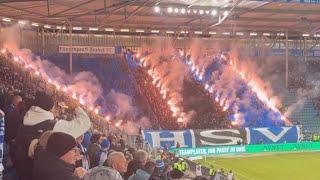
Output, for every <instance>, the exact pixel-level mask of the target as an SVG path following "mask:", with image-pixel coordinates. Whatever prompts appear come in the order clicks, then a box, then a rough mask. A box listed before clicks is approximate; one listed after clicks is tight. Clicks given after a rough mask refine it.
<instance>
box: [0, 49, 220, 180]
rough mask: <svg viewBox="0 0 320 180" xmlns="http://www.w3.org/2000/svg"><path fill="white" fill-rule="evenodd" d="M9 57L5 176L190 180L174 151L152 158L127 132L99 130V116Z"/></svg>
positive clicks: (4, 75) (2, 66)
mask: <svg viewBox="0 0 320 180" xmlns="http://www.w3.org/2000/svg"><path fill="white" fill-rule="evenodd" d="M10 56H11V55H10V54H9V55H7V57H4V56H2V57H0V72H1V74H0V108H1V109H3V110H4V113H2V112H1V113H0V114H1V116H0V117H1V119H3V117H4V122H5V128H4V129H5V137H4V142H5V144H4V159H3V164H4V171H3V172H2V174H3V176H4V179H12V180H44V179H48V180H62V179H63V180H76V179H84V180H94V179H106V180H113V179H114V180H118V179H119V180H121V179H129V180H144V179H165V180H166V179H181V178H188V179H191V178H190V174H189V173H188V172H187V171H186V170H187V169H186V168H177V167H181V166H177V163H183V162H182V161H181V160H178V159H177V158H176V157H175V156H174V154H170V153H168V152H166V151H162V150H161V151H158V153H157V157H156V158H155V159H153V158H151V157H150V154H149V153H148V152H147V151H144V150H140V149H137V148H135V147H129V146H128V144H127V142H126V139H125V138H124V137H123V136H122V135H119V134H116V133H112V132H111V131H100V130H101V128H103V130H104V129H105V127H103V124H101V119H99V117H98V116H96V115H94V114H92V113H90V112H86V111H85V110H84V109H83V107H81V106H80V104H79V103H76V102H75V100H73V99H72V98H70V97H67V96H66V95H64V94H62V93H59V92H57V91H56V90H55V88H54V87H52V85H50V84H48V83H46V82H45V81H43V80H41V79H40V78H37V76H36V75H33V74H31V73H30V72H28V70H24V69H23V68H21V67H19V66H18V65H17V64H14V63H13V62H12V60H10V58H12V57H10ZM158 99H161V98H158ZM159 112H160V111H159ZM171 125H172V124H171ZM141 143H142V142H141ZM142 144H143V143H142ZM137 147H143V145H140V146H137ZM223 177H224V176H222V177H221V178H220V179H223ZM212 178H213V176H212ZM197 179H207V178H206V177H197Z"/></svg>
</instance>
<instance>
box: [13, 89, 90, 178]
mask: <svg viewBox="0 0 320 180" xmlns="http://www.w3.org/2000/svg"><path fill="white" fill-rule="evenodd" d="M53 106H54V101H53V99H52V97H51V96H49V95H47V94H46V93H44V92H37V94H36V97H35V102H34V106H31V108H30V109H29V110H28V112H27V113H26V115H25V116H24V119H23V125H22V126H21V127H20V128H19V129H18V134H17V138H16V143H17V149H16V151H15V161H14V165H15V167H16V168H17V171H18V174H19V176H20V180H31V179H32V177H31V176H32V166H33V161H32V159H31V158H30V157H28V151H29V145H30V143H31V141H32V140H33V139H38V138H39V137H40V135H41V134H42V133H43V132H45V131H48V130H53V131H55V132H64V133H67V134H69V135H71V136H73V137H74V138H77V137H79V136H80V135H82V134H83V133H85V132H86V131H87V130H88V129H89V128H90V126H91V122H90V119H89V117H88V116H87V114H86V113H85V112H84V111H83V110H82V109H81V108H80V107H77V108H74V107H73V108H71V109H75V111H74V112H75V116H74V118H73V119H72V120H71V121H65V120H59V121H54V116H53V113H52V112H51V110H52V109H53Z"/></svg>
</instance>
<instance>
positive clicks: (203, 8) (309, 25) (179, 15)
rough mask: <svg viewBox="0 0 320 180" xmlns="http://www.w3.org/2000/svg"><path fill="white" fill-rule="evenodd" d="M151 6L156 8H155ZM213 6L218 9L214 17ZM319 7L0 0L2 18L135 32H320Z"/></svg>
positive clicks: (182, 0)
mask: <svg viewBox="0 0 320 180" xmlns="http://www.w3.org/2000/svg"><path fill="white" fill-rule="evenodd" d="M283 1H284V0H283ZM155 7H158V8H159V9H157V10H158V12H156V11H155ZM170 7H171V8H172V9H171V10H169V9H170ZM168 8H169V9H168ZM182 9H184V10H182ZM188 10H189V11H188ZM212 11H216V12H217V14H216V15H215V16H213V15H212V14H211V13H213V12H212ZM225 11H226V12H225ZM319 12H320V4H310V3H287V2H286V1H284V2H282V3H281V2H280V3H279V2H269V1H241V0H240V1H237V0H162V1H160V0H47V1H45V0H33V1H26V0H16V1H15V0H10V1H9V0H8V1H5V0H2V1H1V0H0V16H2V17H7V18H12V19H15V20H27V21H30V23H31V22H36V23H40V25H46V24H48V25H53V26H67V25H68V22H71V24H72V25H73V26H76V27H84V28H87V29H88V28H89V27H91V30H97V28H98V30H102V29H105V28H114V29H129V30H132V31H137V32H139V31H138V30H140V32H144V31H151V30H160V31H174V32H181V31H184V32H186V31H197V32H199V33H200V32H209V31H219V30H220V31H226V30H227V31H230V32H236V31H256V32H279V31H285V30H286V29H289V30H290V31H295V32H299V33H311V34H313V33H317V32H318V31H320V13H319ZM214 13H215V12H214ZM225 15H226V18H225V19H224V16H225Z"/></svg>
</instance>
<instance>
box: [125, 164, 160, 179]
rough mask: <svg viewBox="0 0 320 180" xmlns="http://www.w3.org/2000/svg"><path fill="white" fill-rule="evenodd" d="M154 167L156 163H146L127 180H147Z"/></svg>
mask: <svg viewBox="0 0 320 180" xmlns="http://www.w3.org/2000/svg"><path fill="white" fill-rule="evenodd" d="M155 167H156V163H154V162H153V161H148V162H147V163H146V165H145V166H144V167H143V168H142V169H138V170H137V171H136V173H134V174H133V175H131V176H130V177H129V179H128V180H148V179H149V178H150V177H151V175H152V174H153V172H154V169H155Z"/></svg>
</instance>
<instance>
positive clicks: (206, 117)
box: [183, 80, 232, 129]
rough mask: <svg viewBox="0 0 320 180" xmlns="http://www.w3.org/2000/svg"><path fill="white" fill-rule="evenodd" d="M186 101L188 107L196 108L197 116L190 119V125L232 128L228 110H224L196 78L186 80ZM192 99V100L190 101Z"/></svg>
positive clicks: (200, 127)
mask: <svg viewBox="0 0 320 180" xmlns="http://www.w3.org/2000/svg"><path fill="white" fill-rule="evenodd" d="M184 84H185V85H184V92H183V94H184V96H183V97H184V99H185V100H184V101H187V102H192V103H186V106H185V107H186V109H187V110H188V109H190V110H194V111H195V114H196V115H195V116H194V117H193V118H192V119H191V120H190V122H189V124H188V126H189V127H192V128H193V129H203V128H204V127H206V128H207V129H230V128H232V126H231V123H230V122H231V121H230V120H229V119H228V112H227V111H223V108H222V107H221V106H220V104H219V103H217V102H215V101H214V99H213V97H212V96H211V95H210V93H209V92H208V91H205V89H204V87H203V85H202V84H200V83H197V82H196V81H194V80H186V81H185V83H184ZM189 99H191V100H190V101H188V100H189Z"/></svg>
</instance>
